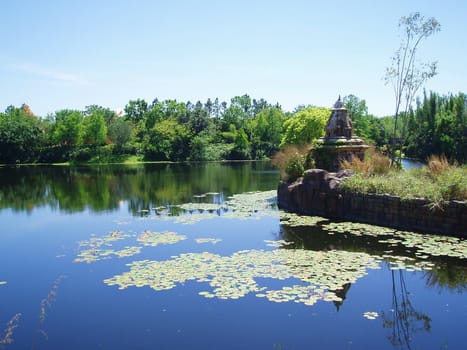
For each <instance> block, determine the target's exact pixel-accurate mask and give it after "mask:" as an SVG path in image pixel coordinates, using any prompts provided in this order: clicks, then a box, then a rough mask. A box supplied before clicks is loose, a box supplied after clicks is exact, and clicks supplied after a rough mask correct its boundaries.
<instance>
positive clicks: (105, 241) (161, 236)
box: [73, 230, 187, 264]
mask: <svg viewBox="0 0 467 350" xmlns="http://www.w3.org/2000/svg"><path fill="white" fill-rule="evenodd" d="M128 237H131V235H129V234H124V233H122V232H121V231H114V232H111V233H110V234H108V235H106V236H104V237H92V238H91V239H90V240H87V241H81V242H79V246H80V247H81V248H82V247H88V249H81V250H80V252H79V253H78V255H77V257H76V258H75V260H74V261H73V262H85V263H88V264H91V263H94V262H96V261H99V260H106V259H111V258H112V257H118V258H126V257H130V256H134V255H137V254H140V253H141V249H142V246H152V247H155V246H157V245H160V244H175V243H178V242H180V241H182V240H185V239H187V237H186V236H185V235H180V234H177V233H176V232H169V231H164V232H152V231H149V230H146V231H143V232H142V233H141V234H140V235H139V236H137V238H136V240H137V241H138V242H139V243H140V244H141V245H142V246H126V247H124V248H123V249H119V250H115V249H101V247H102V246H106V247H112V244H113V243H115V242H116V241H119V240H123V239H125V238H128Z"/></svg>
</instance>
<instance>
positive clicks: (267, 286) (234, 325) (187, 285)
mask: <svg viewBox="0 0 467 350" xmlns="http://www.w3.org/2000/svg"><path fill="white" fill-rule="evenodd" d="M277 183H278V173H277V172H276V171H275V170H274V169H273V168H271V167H270V165H269V164H268V163H212V164H196V165H166V164H164V165H161V164H146V165H137V166H99V167H97V166H96V167H82V168H70V167H20V168H0V349H464V348H465V344H467V332H466V331H467V302H466V297H465V292H466V289H467V246H466V242H465V241H460V240H457V239H455V238H446V237H437V236H422V235H418V234H414V233H407V232H395V231H393V230H388V229H384V228H378V227H375V226H368V225H356V224H351V223H333V222H329V221H327V220H323V219H319V218H312V219H310V218H300V217H296V216H293V215H287V214H285V213H281V212H280V211H278V210H277V208H276V206H275V191H274V190H275V189H276V186H277ZM252 191H255V192H254V193H251V192H252ZM248 192H249V193H248ZM232 196H233V197H232Z"/></svg>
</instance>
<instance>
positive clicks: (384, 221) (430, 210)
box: [277, 97, 467, 237]
mask: <svg viewBox="0 0 467 350" xmlns="http://www.w3.org/2000/svg"><path fill="white" fill-rule="evenodd" d="M367 149H368V146H367V145H365V144H364V143H363V140H362V139H361V138H359V137H356V136H353V128H352V120H351V118H350V116H349V114H348V111H347V109H346V108H345V107H344V105H343V104H342V102H341V99H340V97H339V99H338V100H337V102H336V103H335V104H334V107H333V109H332V112H331V115H330V116H329V120H328V122H327V125H326V134H325V137H322V138H320V139H319V140H318V142H317V144H316V145H315V147H313V149H311V150H310V153H311V156H312V157H313V158H314V160H315V168H313V169H308V170H305V172H304V173H303V176H302V177H300V178H298V179H295V180H294V181H290V182H281V183H280V184H279V187H278V190H277V202H278V206H279V208H281V209H284V210H287V211H290V212H294V213H298V214H303V215H316V216H324V217H327V218H332V219H337V220H351V221H357V222H364V223H369V224H376V225H382V226H388V227H393V228H397V229H402V230H410V231H419V232H426V233H443V234H447V235H456V236H462V237H467V221H466V220H465V218H466V217H467V202H465V201H459V200H450V201H445V202H444V203H442V205H433V203H432V202H431V201H430V200H428V199H426V198H413V199H405V198H400V197H399V196H395V195H391V194H387V193H382V194H380V193H360V192H357V191H349V190H346V189H345V188H343V186H342V184H343V182H344V180H345V179H346V178H349V177H350V176H352V174H353V173H352V171H351V170H349V169H344V167H343V164H349V162H351V161H352V159H353V158H354V159H357V161H360V162H362V161H363V159H364V156H365V151H366V150H367ZM346 162H347V163H346Z"/></svg>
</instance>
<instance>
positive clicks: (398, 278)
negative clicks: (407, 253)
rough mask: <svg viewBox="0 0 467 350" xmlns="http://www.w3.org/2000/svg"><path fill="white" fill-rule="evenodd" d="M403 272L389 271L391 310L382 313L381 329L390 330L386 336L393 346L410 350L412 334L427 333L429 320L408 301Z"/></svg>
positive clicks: (429, 326)
mask: <svg viewBox="0 0 467 350" xmlns="http://www.w3.org/2000/svg"><path fill="white" fill-rule="evenodd" d="M404 273H405V272H404V271H403V270H398V271H394V270H391V277H392V310H391V312H390V313H389V314H388V313H385V312H383V313H382V316H381V317H382V319H383V327H384V328H389V329H391V331H392V332H391V334H390V335H389V336H388V339H389V341H390V342H391V344H392V345H394V346H401V347H403V348H407V349H411V344H410V343H411V341H412V336H413V334H414V333H417V332H419V331H426V332H429V331H430V329H431V318H430V317H428V316H427V315H425V314H423V313H421V312H419V311H417V310H415V308H414V307H413V305H412V302H411V301H410V299H409V296H410V292H409V291H408V290H407V286H406V283H405V277H404Z"/></svg>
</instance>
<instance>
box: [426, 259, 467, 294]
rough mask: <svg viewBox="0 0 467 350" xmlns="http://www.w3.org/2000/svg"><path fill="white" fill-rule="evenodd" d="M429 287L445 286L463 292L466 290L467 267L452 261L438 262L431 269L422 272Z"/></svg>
mask: <svg viewBox="0 0 467 350" xmlns="http://www.w3.org/2000/svg"><path fill="white" fill-rule="evenodd" d="M424 278H425V279H426V284H427V286H429V287H439V288H447V289H449V290H451V291H456V292H458V293H463V292H466V291H467V267H466V266H459V265H455V264H454V263H438V264H437V265H436V266H435V267H434V268H433V270H432V271H426V272H425V273H424Z"/></svg>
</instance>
